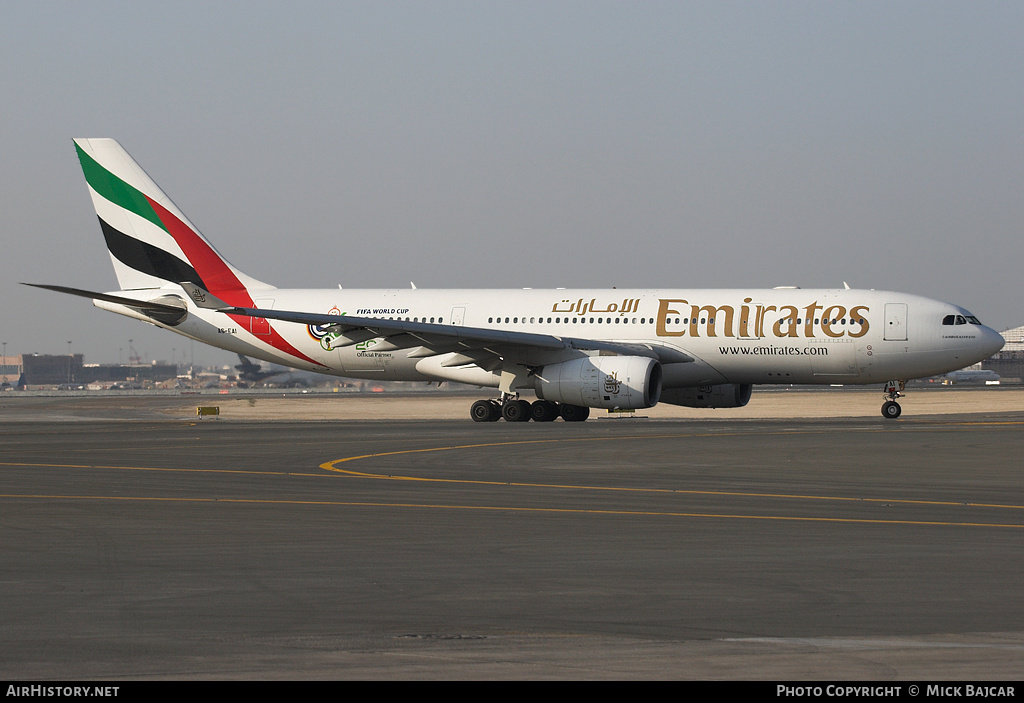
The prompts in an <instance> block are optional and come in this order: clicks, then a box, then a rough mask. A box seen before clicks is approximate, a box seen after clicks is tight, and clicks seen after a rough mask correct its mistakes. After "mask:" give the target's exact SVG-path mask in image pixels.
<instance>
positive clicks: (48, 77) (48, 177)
mask: <svg viewBox="0 0 1024 703" xmlns="http://www.w3.org/2000/svg"><path fill="white" fill-rule="evenodd" d="M0 8H2V10H3V14H2V18H3V21H2V23H0V66H2V67H3V68H2V69H0V116H2V118H0V119H2V124H3V126H4V127H5V129H4V134H5V138H4V141H5V145H4V146H5V148H4V150H3V153H4V158H3V166H4V168H3V169H2V170H0V174H2V175H0V206H2V207H0V212H2V215H0V216H2V223H3V245H4V246H3V256H2V257H0V266H2V267H3V268H2V272H0V286H2V288H0V290H2V296H3V298H2V304H0V309H2V313H0V341H4V342H7V351H8V353H20V352H26V353H30V352H38V353H50V354H64V353H67V348H68V345H67V340H72V349H73V351H76V352H82V353H84V354H85V355H86V361H87V362H101V361H102V362H111V361H117V360H118V355H119V350H123V351H121V352H120V353H121V354H122V355H123V357H124V358H125V359H126V358H127V347H128V339H129V338H131V339H134V344H133V345H134V347H135V348H136V349H137V350H138V351H139V352H140V353H142V355H143V356H144V357H145V358H146V359H147V360H149V359H156V358H160V359H168V358H170V356H171V354H172V349H175V350H176V352H175V354H176V356H177V357H178V358H179V360H180V359H181V358H182V355H183V354H185V353H187V348H188V345H189V342H188V341H187V340H185V339H184V338H182V337H178V336H177V335H173V334H171V333H169V332H164V331H160V330H156V329H155V328H152V327H149V326H147V325H144V324H142V323H139V322H134V321H132V320H129V319H127V318H121V317H119V316H116V315H112V314H110V313H105V312H103V311H101V310H98V309H95V308H93V307H92V306H91V305H90V304H89V302H88V301H85V300H81V299H74V298H68V297H65V296H61V295H58V294H56V293H50V292H47V291H41V290H35V289H30V288H25V287H23V286H19V285H17V282H18V281H30V282H42V283H55V284H63V285H70V286H75V287H80V288H87V289H91V290H111V289H115V288H116V287H117V284H116V280H115V278H114V274H113V269H112V268H111V266H110V262H109V257H108V255H107V252H106V249H105V247H104V245H103V238H102V235H101V233H100V230H99V225H98V223H97V221H96V217H95V214H94V212H93V209H92V206H91V203H90V201H89V197H88V192H87V190H86V186H85V182H84V179H83V177H82V174H81V171H80V169H79V166H78V161H77V158H76V157H75V152H74V148H73V146H72V143H71V138H72V137H79V136H80V137H114V138H116V139H118V140H119V141H120V142H121V143H122V144H123V145H124V146H125V148H126V149H127V150H128V151H129V152H130V153H131V154H132V155H133V156H134V157H135V158H136V160H137V161H139V163H140V164H141V165H142V166H143V167H144V168H145V169H146V170H147V171H148V172H149V174H150V175H151V176H152V177H153V178H154V179H155V180H156V181H157V182H158V183H159V184H160V185H161V186H162V187H163V189H164V190H165V191H166V192H167V194H168V195H169V196H170V197H171V198H172V199H173V200H174V201H175V203H176V204H177V205H178V207H179V208H181V209H182V210H183V211H184V212H185V213H186V214H187V215H188V216H189V218H190V219H191V220H192V221H193V222H194V223H195V224H196V225H197V226H198V227H199V228H200V229H201V230H202V231H203V233H204V234H205V235H206V236H207V237H208V238H209V239H210V240H211V241H212V242H213V243H214V245H215V246H216V247H217V248H218V249H219V250H220V252H221V253H222V254H224V255H225V256H226V257H227V258H228V259H229V260H230V261H231V262H232V263H234V264H235V265H236V266H238V267H239V268H241V269H242V270H244V271H246V272H247V273H249V274H250V275H253V276H255V277H256V278H259V279H262V280H265V281H267V282H269V283H273V284H275V285H278V286H281V287H334V286H336V285H338V284H341V285H343V286H344V287H346V288H359V287H407V286H408V285H409V281H415V283H416V285H417V286H418V287H420V288H428V287H435V288H462V287H506V288H519V287H524V286H528V287H535V288H542V287H556V286H567V287H573V286H587V287H611V286H613V285H614V286H618V287H620V288H621V287H662V288H673V287H771V286H775V285H799V286H803V287H841V286H842V284H843V281H847V282H849V284H850V285H851V286H854V287H863V288H885V289H894V290H900V291H905V292H910V293H916V294H920V295H925V296H929V297H933V298H938V299H941V300H947V301H950V302H955V303H958V304H961V305H964V306H965V307H967V308H969V309H970V310H972V311H973V312H974V313H975V314H976V315H978V316H979V317H980V318H981V319H982V321H983V322H986V323H988V324H990V325H992V326H994V327H996V328H997V329H1004V328H1007V327H1012V326H1017V325H1021V324H1024V310H1022V308H1021V304H1020V298H1021V290H1020V289H1021V281H1020V275H1019V272H1020V271H1021V268H1022V264H1024V237H1022V224H1024V41H1022V39H1021V38H1022V37H1024V4H1022V3H1020V2H1005V3H1001V2H984V3H976V2H961V3H947V2H935V1H934V0H929V1H928V2H892V1H888V2H877V3H875V2H846V3H831V2H798V3H794V2H744V3H731V2H721V1H715V2H707V3H686V2H669V3H659V2H650V1H643V2H629V3H627V2H612V3H608V2H595V1H593V0H588V1H586V2H561V3H560V2H552V1H551V0H546V1H545V2H524V1H521V0H520V1H517V2H508V3H504V2H481V1H474V2H424V1H422V0H421V1H417V2H380V1H374V2H369V1H366V2H357V3H345V2H326V3H309V2H298V3H268V2H237V3H219V2H212V3H211V2H208V1H207V2H202V3H191V2H175V3H159V4H156V3H153V4H148V3H139V2H130V3H103V2H66V3H64V2H9V1H3V2H0ZM195 355H196V360H197V361H202V362H204V363H207V362H212V361H215V360H218V361H219V360H223V361H230V360H231V356H230V355H228V354H226V353H224V352H213V351H208V350H206V349H201V348H200V346H199V345H196V349H195Z"/></svg>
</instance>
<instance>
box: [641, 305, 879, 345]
mask: <svg viewBox="0 0 1024 703" xmlns="http://www.w3.org/2000/svg"><path fill="white" fill-rule="evenodd" d="M752 302H753V299H751V298H744V299H743V304H742V305H740V307H739V312H740V314H739V319H738V320H737V319H736V308H734V307H733V306H732V305H718V306H715V305H697V304H691V303H689V302H688V301H686V300H683V299H682V298H661V299H659V301H658V317H657V318H656V322H657V334H658V336H659V337H683V336H690V337H694V338H699V337H702V336H704V337H735V336H736V335H737V332H738V333H739V336H740V337H750V336H753V337H757V338H761V337H764V336H765V329H766V328H770V335H771V336H774V337H778V338H783V337H790V338H797V337H808V338H813V337H816V336H824V337H830V338H833V339H836V338H839V337H843V336H847V337H853V338H859V337H863V336H864V335H866V334H867V333H868V329H869V327H870V323H869V322H868V320H867V318H866V317H865V315H867V313H868V312H870V308H869V307H868V306H866V305H856V306H854V307H852V308H850V309H849V311H847V309H846V307H844V306H842V305H831V306H829V307H827V308H826V307H824V306H822V305H820V304H819V303H818V301H814V302H813V303H810V304H809V305H807V306H806V307H804V308H802V309H801V308H798V307H796V306H795V305H781V306H779V307H776V306H774V305H753V306H752V305H750V303H752ZM687 306H688V307H689V320H688V324H683V325H679V326H675V325H671V319H670V318H672V317H676V316H682V315H683V314H684V313H683V312H682V310H685V309H686V308H687ZM670 325H671V326H670Z"/></svg>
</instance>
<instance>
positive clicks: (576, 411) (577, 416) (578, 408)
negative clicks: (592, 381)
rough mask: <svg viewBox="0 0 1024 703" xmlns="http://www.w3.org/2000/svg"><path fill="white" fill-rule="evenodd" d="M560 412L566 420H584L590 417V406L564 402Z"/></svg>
mask: <svg viewBox="0 0 1024 703" xmlns="http://www.w3.org/2000/svg"><path fill="white" fill-rule="evenodd" d="M559 412H560V413H561V415H562V419H563V420H565V421H566V422H583V421H584V420H586V419H587V418H588V417H590V408H588V407H585V406H582V405H569V404H568V403H562V405H560V406H559Z"/></svg>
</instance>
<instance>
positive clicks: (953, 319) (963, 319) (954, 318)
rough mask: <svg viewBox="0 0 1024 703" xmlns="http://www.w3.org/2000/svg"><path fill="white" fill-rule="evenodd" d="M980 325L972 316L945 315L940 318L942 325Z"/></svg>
mask: <svg viewBox="0 0 1024 703" xmlns="http://www.w3.org/2000/svg"><path fill="white" fill-rule="evenodd" d="M968 323H970V324H972V325H980V324H981V321H980V320H979V319H978V318H976V317H975V316H974V315H946V316H945V317H944V318H942V324H944V325H966V324H968Z"/></svg>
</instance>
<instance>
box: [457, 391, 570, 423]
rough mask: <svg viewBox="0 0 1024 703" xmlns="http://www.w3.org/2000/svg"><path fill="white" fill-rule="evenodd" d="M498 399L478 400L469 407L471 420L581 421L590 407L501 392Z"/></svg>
mask: <svg viewBox="0 0 1024 703" xmlns="http://www.w3.org/2000/svg"><path fill="white" fill-rule="evenodd" d="M501 396H502V397H501V398H500V399H498V400H478V401H476V402H475V403H473V406H472V407H471V408H470V409H469V416H470V417H471V418H473V422H497V421H498V420H500V419H501V418H505V422H529V421H530V420H533V421H534V422H554V421H555V420H556V419H558V418H559V417H561V418H562V419H563V420H565V421H566V422H583V421H584V420H586V419H587V418H588V417H590V408H587V407H584V406H582V405H569V404H568V403H555V402H553V401H550V400H536V401H534V402H532V403H530V402H528V401H525V400H520V399H519V396H517V395H512V394H509V393H502V394H501Z"/></svg>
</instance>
